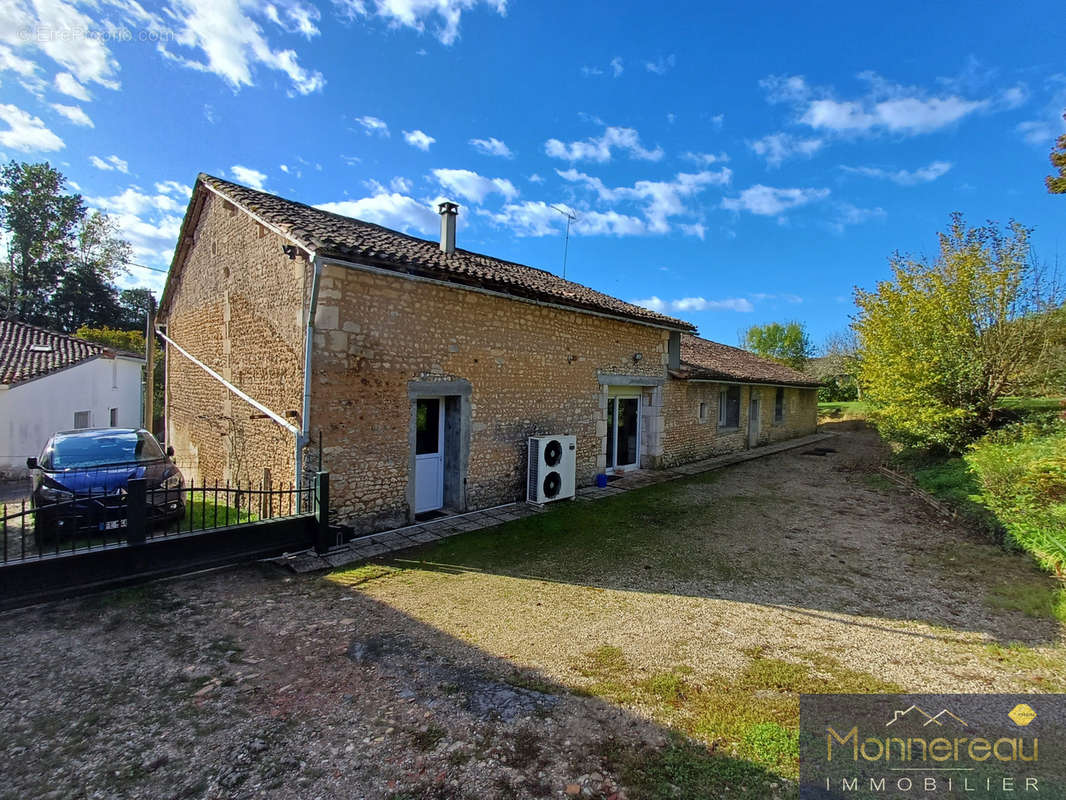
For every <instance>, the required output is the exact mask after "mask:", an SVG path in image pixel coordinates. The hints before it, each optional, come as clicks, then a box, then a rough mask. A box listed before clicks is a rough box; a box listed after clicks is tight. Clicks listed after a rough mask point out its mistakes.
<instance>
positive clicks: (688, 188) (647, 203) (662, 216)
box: [556, 167, 733, 235]
mask: <svg viewBox="0 0 1066 800" xmlns="http://www.w3.org/2000/svg"><path fill="white" fill-rule="evenodd" d="M556 173H557V174H558V175H559V177H560V178H562V179H563V180H565V181H569V182H571V183H576V184H579V185H581V186H584V187H585V188H587V189H590V190H592V191H594V192H595V193H596V196H597V198H598V199H599V200H600V201H602V202H605V203H612V204H613V203H622V202H642V203H643V211H644V219H645V222H646V226H647V230H648V231H649V232H651V233H667V232H668V231H669V230H670V223H669V220H670V218H671V217H675V216H680V215H687V214H691V213H692V212H691V210H690V209H689V208H688V207H687V206H686V204H685V200H686V198H689V197H692V196H694V195H697V194H699V193H700V192H702V191H703V190H704V189H705V188H707V187H708V186H725V185H726V184H728V183H729V181H730V180H731V179H732V174H733V173H732V171H731V170H730V169H729V168H728V167H722V169H720V170H718V171H717V172H712V171H708V170H704V171H702V172H696V173H688V172H679V173H678V174H677V175H675V176H674V179H673V180H671V181H637V182H636V183H634V184H633V185H632V186H620V187H617V188H610V187H608V186H606V185H605V184H604V182H603V181H602V180H601V179H599V178H596V177H593V176H591V175H586V174H585V173H583V172H578V171H577V170H576V169H574V168H570V169H568V170H556ZM700 231H701V229H695V228H691V227H690V228H689V230H688V232H689V233H693V234H695V235H701V233H700Z"/></svg>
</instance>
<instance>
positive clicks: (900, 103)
mask: <svg viewBox="0 0 1066 800" xmlns="http://www.w3.org/2000/svg"><path fill="white" fill-rule="evenodd" d="M859 78H860V79H862V80H863V81H865V82H866V83H867V85H868V89H867V91H866V92H865V93H864V94H862V95H861V96H859V97H857V98H854V99H839V98H838V97H836V96H835V94H834V92H833V91H832V90H830V89H825V88H819V87H812V86H810V85H809V84H808V83H807V81H806V79H805V78H804V77H803V76H802V75H793V76H770V77H768V78H765V79H764V80H762V81H760V85H761V86H762V87H763V89H764V90H765V92H766V95H767V99H768V100H769V101H770V102H771V103H786V104H789V105H791V106H792V107H793V108H794V109H795V111H796V115H797V121H798V122H800V123H801V124H804V125H807V126H808V127H810V128H813V129H815V130H821V131H825V132H827V133H833V134H840V135H855V134H873V133H894V134H902V135H909V136H913V135H917V134H922V133H930V132H932V131H936V130H940V129H941V128H945V127H947V126H949V125H952V124H954V123H956V122H958V121H959V120H961V119H963V118H965V117H967V116H969V115H971V114H974V113H976V112H978V111H988V110H996V109H1002V108H1010V107H1014V105H1016V104H1019V103H1021V102H1024V97H1023V94H1024V90H1023V88H1022V87H1019V86H1016V87H1012V88H1011V89H1008V90H1006V91H1005V92H1003V93H1001V94H1000V95H998V96H995V97H991V98H983V99H970V98H966V97H962V96H960V95H958V94H947V95H934V94H931V93H930V92H928V91H927V90H925V89H922V88H920V87H913V86H902V85H900V84H895V83H892V82H891V81H887V80H885V79H884V78H882V77H881V76H880V75H877V74H876V73H873V72H864V73H862V74H860V75H859Z"/></svg>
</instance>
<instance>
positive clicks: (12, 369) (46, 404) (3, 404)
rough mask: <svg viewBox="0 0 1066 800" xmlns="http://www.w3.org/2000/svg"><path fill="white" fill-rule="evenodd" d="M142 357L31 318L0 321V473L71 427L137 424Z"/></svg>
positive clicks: (21, 470) (17, 472)
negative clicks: (31, 321)
mask: <svg viewBox="0 0 1066 800" xmlns="http://www.w3.org/2000/svg"><path fill="white" fill-rule="evenodd" d="M143 367H144V359H143V358H141V357H139V356H137V355H134V354H132V353H123V352H116V351H114V350H111V349H109V348H107V347H104V346H102V345H98V344H93V343H92V342H87V341H85V340H84V339H77V338H75V337H73V336H66V335H64V334H61V333H53V332H52V331H48V330H45V329H43V328H37V327H35V326H33V325H26V324H23V323H21V322H14V321H11V320H0V479H4V478H16V477H21V476H25V475H26V474H27V470H26V458H27V457H28V456H37V455H40V452H41V448H42V447H44V444H45V442H47V441H48V437H49V436H51V435H52V434H53V433H55V432H56V431H66V430H71V429H74V428H106V427H109V426H110V427H120V428H139V427H141V419H142V416H143V414H142V405H141V404H142V394H141V380H142V378H141V374H142V371H143Z"/></svg>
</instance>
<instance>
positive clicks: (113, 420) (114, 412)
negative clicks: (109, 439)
mask: <svg viewBox="0 0 1066 800" xmlns="http://www.w3.org/2000/svg"><path fill="white" fill-rule="evenodd" d="M108 419H109V422H108V425H110V426H111V427H112V428H117V427H118V409H117V408H112V409H111V411H110V412H109V414H108Z"/></svg>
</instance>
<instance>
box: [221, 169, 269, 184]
mask: <svg viewBox="0 0 1066 800" xmlns="http://www.w3.org/2000/svg"><path fill="white" fill-rule="evenodd" d="M229 174H230V175H232V176H233V179H234V180H235V181H237V182H239V183H243V184H245V185H247V186H251V187H252V188H253V189H260V190H261V189H262V188H263V186H264V184H265V183H266V179H267V176H266V173H265V172H260V171H259V170H257V169H252V168H251V167H242V166H241V165H240V164H234V165H233V166H232V167H230V168H229Z"/></svg>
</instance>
